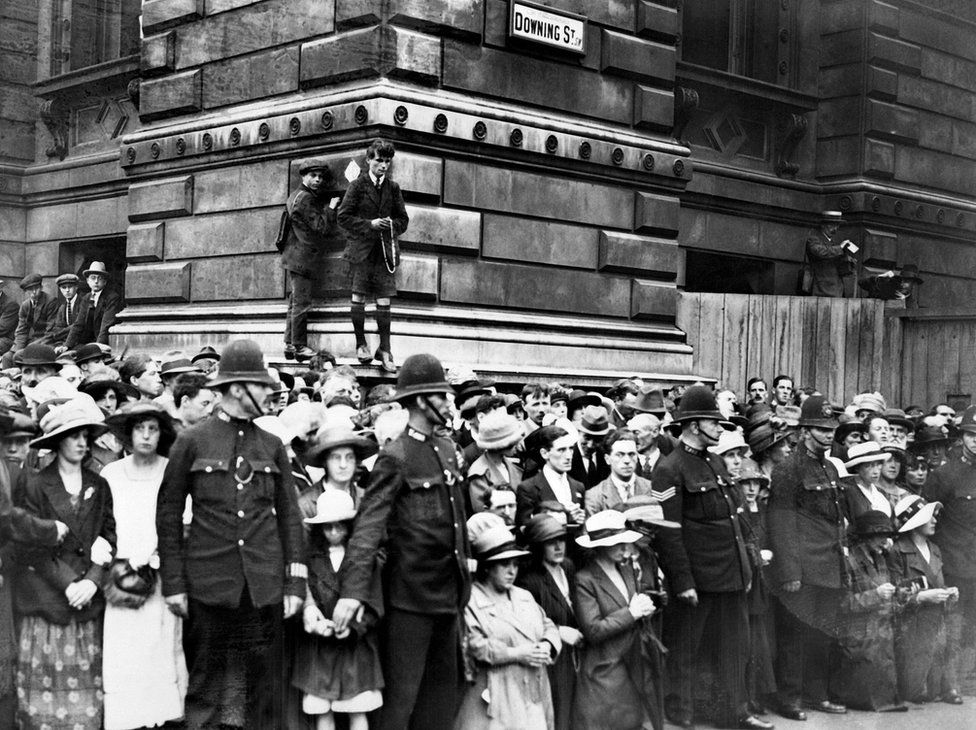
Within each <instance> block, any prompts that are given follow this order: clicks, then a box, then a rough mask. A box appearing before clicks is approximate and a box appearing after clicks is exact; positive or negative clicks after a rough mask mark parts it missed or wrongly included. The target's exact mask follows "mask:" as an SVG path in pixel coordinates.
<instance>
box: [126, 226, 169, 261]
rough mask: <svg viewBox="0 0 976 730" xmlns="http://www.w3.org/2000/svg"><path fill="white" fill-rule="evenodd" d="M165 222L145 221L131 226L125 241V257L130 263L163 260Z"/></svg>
mask: <svg viewBox="0 0 976 730" xmlns="http://www.w3.org/2000/svg"><path fill="white" fill-rule="evenodd" d="M165 233H166V231H165V224H164V223H143V224H140V225H135V226H129V232H128V235H127V237H126V242H125V258H126V259H127V260H128V261H129V262H130V263H144V262H152V261H162V260H163V242H164V240H165V238H164V237H165Z"/></svg>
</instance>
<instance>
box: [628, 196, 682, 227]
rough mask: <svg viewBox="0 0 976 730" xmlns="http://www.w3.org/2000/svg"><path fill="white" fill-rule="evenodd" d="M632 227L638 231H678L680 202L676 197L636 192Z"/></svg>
mask: <svg viewBox="0 0 976 730" xmlns="http://www.w3.org/2000/svg"><path fill="white" fill-rule="evenodd" d="M635 202H636V211H635V215H634V219H635V223H634V229H635V230H636V231H638V232H640V233H653V232H658V233H666V234H671V235H676V234H677V233H678V226H679V217H680V213H681V203H680V201H679V200H678V198H671V197H668V196H665V195H655V194H654V193H637V194H636V199H635Z"/></svg>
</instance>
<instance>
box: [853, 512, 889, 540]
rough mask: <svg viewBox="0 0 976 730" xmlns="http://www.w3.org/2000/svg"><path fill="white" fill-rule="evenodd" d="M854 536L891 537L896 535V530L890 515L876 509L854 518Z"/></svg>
mask: <svg viewBox="0 0 976 730" xmlns="http://www.w3.org/2000/svg"><path fill="white" fill-rule="evenodd" d="M854 534H855V535H857V536H858V537H873V536H874V535H883V536H885V537H891V536H892V535H894V534H895V530H894V527H893V525H892V524H891V518H890V517H888V515H886V514H885V513H884V512H879V511H878V510H876V509H869V510H867V511H866V512H862V513H861V514H859V515H858V516H857V517H855V518H854Z"/></svg>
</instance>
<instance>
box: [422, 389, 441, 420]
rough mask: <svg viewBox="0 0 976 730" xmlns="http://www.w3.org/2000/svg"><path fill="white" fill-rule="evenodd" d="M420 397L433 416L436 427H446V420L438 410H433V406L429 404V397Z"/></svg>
mask: <svg viewBox="0 0 976 730" xmlns="http://www.w3.org/2000/svg"><path fill="white" fill-rule="evenodd" d="M421 397H422V398H423V399H424V403H426V404H427V407H428V408H429V409H430V411H431V413H433V414H434V418H435V419H436V420H437V425H438V426H446V425H447V419H446V418H445V417H444V416H443V415H442V414H441V412H440V411H439V410H437V409H436V408H434V404H433V403H431V402H430V396H429V395H424V396H421Z"/></svg>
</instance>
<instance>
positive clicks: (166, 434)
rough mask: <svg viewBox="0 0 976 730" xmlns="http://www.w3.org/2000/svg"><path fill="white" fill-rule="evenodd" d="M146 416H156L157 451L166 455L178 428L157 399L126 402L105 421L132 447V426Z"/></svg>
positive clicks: (122, 440) (124, 442)
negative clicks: (157, 424)
mask: <svg viewBox="0 0 976 730" xmlns="http://www.w3.org/2000/svg"><path fill="white" fill-rule="evenodd" d="M146 418H155V419H156V420H157V421H158V422H159V446H158V447H156V451H157V452H158V453H160V454H162V455H163V456H166V454H168V453H169V447H170V446H172V445H173V442H174V441H176V429H175V428H174V427H173V417H172V416H170V415H169V413H167V412H166V409H165V408H163V407H162V406H161V405H160V404H159V403H157V402H156V401H147V400H138V401H134V402H132V403H126V404H124V405H123V406H122V407H121V408H120V409H119V411H118V412H117V413H113V414H112V415H111V416H109V417H108V418H106V419H105V423H106V425H108V427H109V429H111V431H112V432H113V433H114V434H115V435H116V436H117V437H118V438H119V440H120V441H121V442H122V443H123V444H125V445H126V447H128V448H131V447H132V438H131V437H132V427H133V426H134V425H135V423H136V422H137V421H141V420H143V419H146Z"/></svg>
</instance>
